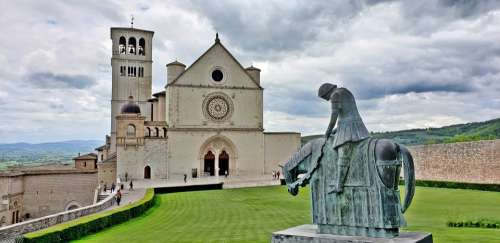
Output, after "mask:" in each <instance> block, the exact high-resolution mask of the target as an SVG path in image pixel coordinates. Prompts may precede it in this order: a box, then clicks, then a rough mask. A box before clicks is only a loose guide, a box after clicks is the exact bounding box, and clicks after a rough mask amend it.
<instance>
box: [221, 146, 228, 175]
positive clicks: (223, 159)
mask: <svg viewBox="0 0 500 243" xmlns="http://www.w3.org/2000/svg"><path fill="white" fill-rule="evenodd" d="M226 171H227V174H228V175H229V154H227V153H226V151H222V152H221V153H220V154H219V175H226Z"/></svg>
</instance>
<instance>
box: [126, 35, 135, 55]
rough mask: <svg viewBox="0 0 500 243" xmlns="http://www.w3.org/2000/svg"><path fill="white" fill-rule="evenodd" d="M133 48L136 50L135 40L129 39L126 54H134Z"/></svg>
mask: <svg viewBox="0 0 500 243" xmlns="http://www.w3.org/2000/svg"><path fill="white" fill-rule="evenodd" d="M135 48H136V43H135V38H134V37H130V38H129V39H128V53H130V54H135V53H136V51H135Z"/></svg>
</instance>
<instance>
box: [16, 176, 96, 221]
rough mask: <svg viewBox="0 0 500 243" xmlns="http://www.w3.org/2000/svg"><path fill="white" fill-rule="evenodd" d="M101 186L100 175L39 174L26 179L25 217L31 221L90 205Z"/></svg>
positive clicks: (24, 195)
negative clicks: (28, 215) (73, 207)
mask: <svg viewBox="0 0 500 243" xmlns="http://www.w3.org/2000/svg"><path fill="white" fill-rule="evenodd" d="M97 186H98V181H97V171H89V172H84V171H67V172H60V171H52V172H47V173H41V172H37V174H30V175H25V176H24V193H23V215H24V214H27V213H29V214H30V218H37V217H42V216H45V215H49V214H53V213H57V212H61V211H64V210H66V209H67V208H68V206H71V204H72V205H79V206H86V205H91V204H92V203H93V202H94V192H95V189H96V188H97Z"/></svg>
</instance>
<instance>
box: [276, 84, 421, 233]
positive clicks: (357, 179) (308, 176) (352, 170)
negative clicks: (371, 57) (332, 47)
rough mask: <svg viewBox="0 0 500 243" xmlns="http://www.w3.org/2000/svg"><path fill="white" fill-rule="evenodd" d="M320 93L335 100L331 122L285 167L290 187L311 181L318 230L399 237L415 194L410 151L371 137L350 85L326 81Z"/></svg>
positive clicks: (295, 189)
mask: <svg viewBox="0 0 500 243" xmlns="http://www.w3.org/2000/svg"><path fill="white" fill-rule="evenodd" d="M318 96H319V97H321V98H323V99H325V100H327V101H330V102H331V106H332V112H331V119H330V123H329V125H328V129H327V131H326V133H325V137H323V138H318V139H315V140H312V141H310V142H308V143H307V144H305V145H304V146H303V147H302V148H301V149H300V150H299V151H298V152H297V153H295V154H294V155H293V156H292V158H291V159H290V160H289V161H288V162H287V163H286V164H285V166H284V167H283V174H284V176H285V181H286V183H287V185H288V191H289V192H290V193H291V194H292V195H297V194H298V192H299V187H300V186H306V185H307V184H309V185H310V187H311V196H312V217H313V223H314V224H316V225H317V226H318V232H317V233H321V234H336V235H354V236H370V237H395V236H398V235H399V228H400V227H401V226H405V225H406V222H405V220H404V217H403V213H404V212H405V211H406V209H407V208H408V207H409V205H410V203H411V201H412V198H413V195H414V193H415V171H414V165H413V159H412V156H411V154H410V152H409V151H408V150H407V149H406V148H405V147H404V146H403V145H401V144H397V143H395V142H393V141H391V140H387V139H376V138H372V137H370V135H369V133H368V130H367V129H366V127H365V125H364V124H363V120H362V119H361V116H360V115H359V112H358V109H357V106H356V101H355V99H354V96H353V95H352V93H351V92H350V91H349V90H348V89H346V88H338V87H337V86H336V85H333V84H329V83H326V84H323V85H322V86H321V87H320V89H319V92H318ZM401 168H404V173H403V174H404V183H405V196H404V197H405V198H404V203H403V204H401V199H400V195H399V190H398V184H399V179H400V171H401Z"/></svg>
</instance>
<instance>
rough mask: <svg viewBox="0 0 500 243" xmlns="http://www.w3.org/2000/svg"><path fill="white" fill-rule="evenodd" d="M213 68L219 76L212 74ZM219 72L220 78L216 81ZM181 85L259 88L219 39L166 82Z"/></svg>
mask: <svg viewBox="0 0 500 243" xmlns="http://www.w3.org/2000/svg"><path fill="white" fill-rule="evenodd" d="M215 70H219V71H221V72H220V73H217V74H219V76H217V75H215V74H214V71H215ZM221 73H222V79H221V80H220V81H217V79H219V78H220V74H221ZM213 74H214V75H215V77H216V78H215V79H214V76H213ZM183 85H189V86H214V87H228V88H234V87H237V88H254V89H255V88H258V89H261V86H260V85H259V84H258V83H257V82H256V81H255V80H253V79H252V77H251V76H250V75H248V73H247V72H246V71H245V69H244V68H243V66H242V65H241V64H240V63H239V62H238V60H236V58H234V56H233V55H232V54H231V53H230V52H229V51H228V50H227V49H226V47H225V46H224V45H222V43H220V41H216V42H215V44H213V45H212V46H211V47H210V48H209V49H208V50H207V51H206V52H205V53H203V55H201V56H200V57H199V58H198V59H197V60H196V61H195V62H194V63H193V64H191V66H189V67H188V68H187V69H186V70H185V71H184V72H183V73H182V74H181V75H179V77H177V78H176V79H175V80H174V81H172V82H171V83H170V84H167V86H183Z"/></svg>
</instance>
